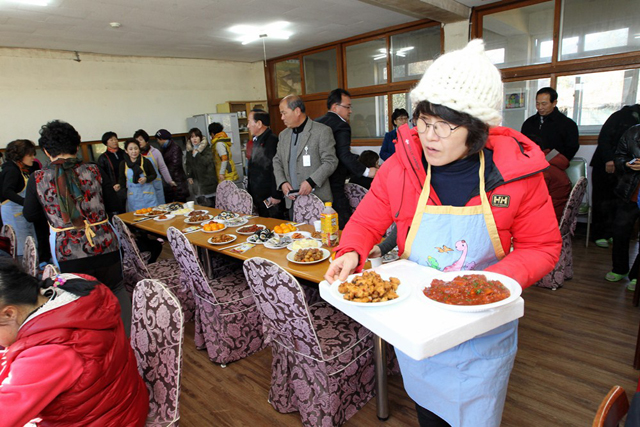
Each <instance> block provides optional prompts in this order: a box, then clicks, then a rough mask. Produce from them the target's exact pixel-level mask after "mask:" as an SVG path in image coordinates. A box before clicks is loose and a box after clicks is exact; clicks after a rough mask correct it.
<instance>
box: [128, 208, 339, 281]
mask: <svg viewBox="0 0 640 427" xmlns="http://www.w3.org/2000/svg"><path fill="white" fill-rule="evenodd" d="M195 208H196V209H199V210H206V211H208V212H209V213H210V214H211V215H214V216H215V215H218V214H219V213H220V212H221V210H220V209H214V208H208V207H204V206H197V205H196V207H195ZM118 216H119V217H120V218H121V219H122V220H123V221H124V222H125V223H127V224H130V225H134V226H136V227H138V228H140V229H142V230H146V231H149V232H151V233H155V234H159V235H162V236H166V235H167V230H168V229H169V227H176V228H177V229H178V230H180V231H182V230H184V229H185V228H187V227H190V226H191V224H186V223H185V222H184V219H185V217H184V216H182V215H176V217H175V218H173V219H171V220H168V221H155V220H153V219H149V220H146V221H141V222H135V220H137V219H141V218H142V217H140V216H135V215H134V214H133V212H127V213H124V214H120V215H118ZM283 222H289V221H283V220H281V219H274V218H263V217H257V216H256V217H253V218H250V219H249V222H248V223H247V224H245V225H251V224H262V225H265V226H267V227H268V228H269V229H270V230H273V227H275V226H276V225H279V224H282V223H283ZM241 227H242V226H241ZM238 228H240V227H227V229H226V230H224V231H223V232H221V233H213V234H211V233H204V232H202V231H196V232H194V233H189V234H187V235H186V237H187V238H188V239H189V241H190V242H191V243H193V244H194V245H196V246H199V247H202V248H206V249H208V250H210V251H214V252H218V253H221V254H224V255H227V256H230V257H234V258H237V259H240V260H245V259H249V258H253V257H262V258H266V259H268V260H270V261H273V262H275V263H276V264H278V265H279V266H281V267H282V268H284V269H285V270H286V271H288V272H289V273H291V274H292V275H294V276H295V277H299V278H302V279H306V280H309V281H312V282H315V283H320V282H321V281H322V280H323V276H324V273H325V272H326V271H327V269H328V268H329V260H328V259H327V260H324V261H322V262H319V263H315V264H308V265H304V264H295V263H293V262H290V261H289V260H287V254H288V253H289V250H288V249H286V248H283V249H267V248H265V247H264V245H255V246H254V247H253V248H251V249H249V250H248V251H246V252H244V253H242V254H238V253H235V252H232V251H230V250H225V248H228V247H231V246H235V245H237V244H238V243H243V242H246V240H247V238H248V237H249V236H244V235H242V234H238V233H237V232H236V230H237V229H238ZM298 231H309V232H313V231H315V229H314V228H313V225H310V224H303V225H300V226H298ZM218 234H235V235H236V236H237V239H236V240H235V241H234V242H231V243H229V244H228V245H221V246H216V245H212V244H210V243H208V242H207V241H208V240H209V238H211V237H212V236H215V235H218ZM323 248H325V249H328V248H327V247H326V246H323Z"/></svg>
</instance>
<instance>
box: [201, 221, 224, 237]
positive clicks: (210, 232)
mask: <svg viewBox="0 0 640 427" xmlns="http://www.w3.org/2000/svg"><path fill="white" fill-rule="evenodd" d="M211 222H215V221H205V222H203V223H202V224H200V225H202V226H203V227H204V225H205V224H209V223H211ZM216 224H218V223H217V222H216ZM223 225H224V224H223ZM226 229H227V226H226V225H225V226H224V227H223V228H221V229H220V230H214V231H205V229H204V228H203V229H201V230H200V231H202V232H203V233H208V234H213V233H219V232H221V231H224V230H226Z"/></svg>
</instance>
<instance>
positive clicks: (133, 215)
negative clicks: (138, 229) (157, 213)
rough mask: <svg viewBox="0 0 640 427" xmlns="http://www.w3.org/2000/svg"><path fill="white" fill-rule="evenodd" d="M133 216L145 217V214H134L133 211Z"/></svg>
mask: <svg viewBox="0 0 640 427" xmlns="http://www.w3.org/2000/svg"><path fill="white" fill-rule="evenodd" d="M133 216H147V214H146V213H143V214H139V213H135V211H134V212H133Z"/></svg>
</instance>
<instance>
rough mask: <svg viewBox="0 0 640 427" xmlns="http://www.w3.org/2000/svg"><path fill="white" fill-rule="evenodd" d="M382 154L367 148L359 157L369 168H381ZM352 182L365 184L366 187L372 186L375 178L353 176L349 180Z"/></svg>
mask: <svg viewBox="0 0 640 427" xmlns="http://www.w3.org/2000/svg"><path fill="white" fill-rule="evenodd" d="M379 160H380V156H378V153H376V152H375V151H371V150H365V151H363V152H362V154H360V157H358V161H359V162H360V163H362V164H363V165H365V166H366V167H368V168H379V167H380V162H379ZM349 182H350V183H352V184H358V185H361V186H363V187H364V188H366V189H369V188H371V183H372V182H373V178H367V177H366V176H352V177H351V179H350V180H349Z"/></svg>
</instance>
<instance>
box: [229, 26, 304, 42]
mask: <svg viewBox="0 0 640 427" xmlns="http://www.w3.org/2000/svg"><path fill="white" fill-rule="evenodd" d="M289 25H291V24H290V23H289V22H286V21H279V22H274V23H272V24H267V25H262V26H258V25H234V26H233V27H231V28H229V31H231V32H232V33H235V34H238V35H239V36H240V37H238V38H237V39H236V40H238V41H239V42H242V44H249V43H252V42H254V41H256V40H260V39H261V38H265V37H266V38H269V39H279V40H288V39H289V37H291V36H292V35H293V33H292V32H291V31H286V30H285V28H287V27H288V26H289Z"/></svg>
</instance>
